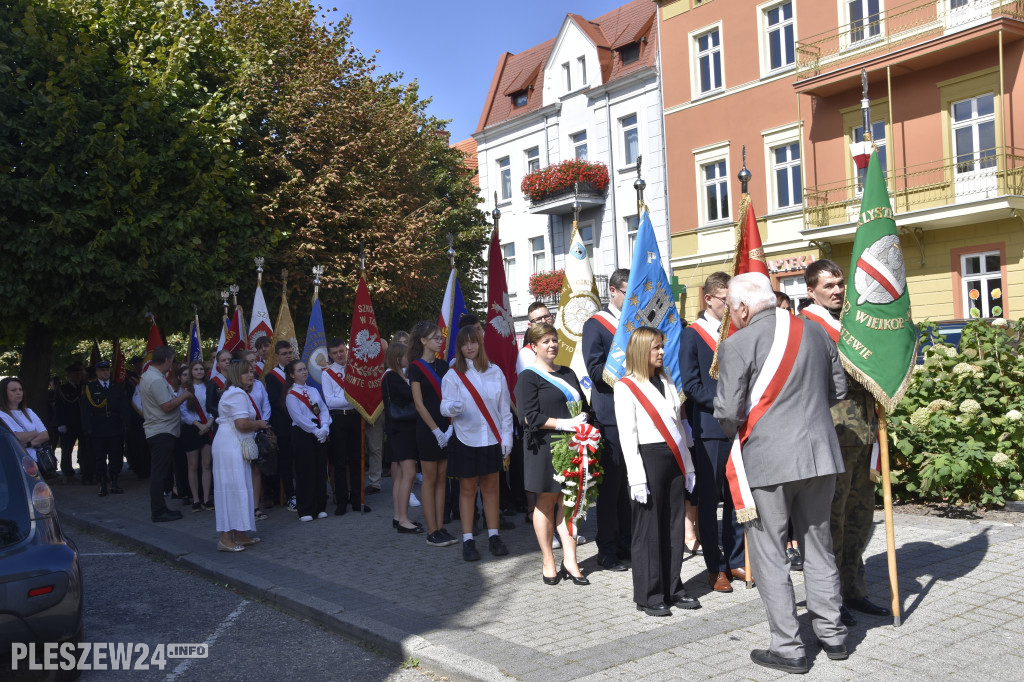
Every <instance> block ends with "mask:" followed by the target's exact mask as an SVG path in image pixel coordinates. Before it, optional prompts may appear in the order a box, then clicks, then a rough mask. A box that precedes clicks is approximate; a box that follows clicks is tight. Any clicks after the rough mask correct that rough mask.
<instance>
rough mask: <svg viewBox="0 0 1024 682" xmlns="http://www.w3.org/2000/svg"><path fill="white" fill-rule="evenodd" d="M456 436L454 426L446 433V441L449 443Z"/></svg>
mask: <svg viewBox="0 0 1024 682" xmlns="http://www.w3.org/2000/svg"><path fill="white" fill-rule="evenodd" d="M454 435H455V425H454V424H452V425H451V426H449V427H448V430H447V431H445V432H444V439H445V440H446V441H449V440H451V439H452V436H454Z"/></svg>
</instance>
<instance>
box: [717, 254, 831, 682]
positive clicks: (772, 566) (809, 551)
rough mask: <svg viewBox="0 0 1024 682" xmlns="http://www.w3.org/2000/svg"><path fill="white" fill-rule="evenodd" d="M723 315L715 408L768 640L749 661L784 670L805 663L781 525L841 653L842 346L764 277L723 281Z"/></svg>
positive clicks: (819, 628) (817, 625)
mask: <svg viewBox="0 0 1024 682" xmlns="http://www.w3.org/2000/svg"><path fill="white" fill-rule="evenodd" d="M728 301H729V315H730V317H731V318H732V322H733V324H734V325H735V326H736V328H737V329H738V330H739V331H737V332H736V333H734V334H732V335H731V336H730V337H729V338H728V339H726V340H725V341H723V342H722V343H721V344H719V346H718V359H719V377H718V388H717V390H716V393H715V400H714V410H715V411H714V415H715V418H716V419H717V420H718V422H719V423H720V424H721V425H722V431H723V432H725V435H726V436H727V437H729V438H732V441H733V444H732V451H731V453H730V455H729V463H728V467H727V470H726V476H727V477H728V478H729V484H730V488H731V489H732V492H733V502H734V504H735V505H736V515H737V517H738V518H739V519H740V520H741V521H743V522H745V523H746V537H747V544H748V547H749V550H750V563H751V568H752V570H753V571H754V574H755V575H756V576H757V588H758V592H759V593H760V596H761V601H762V602H764V606H765V611H767V614H768V627H769V630H770V631H771V645H770V646H769V648H768V649H754V650H753V651H751V652H750V658H751V660H752V661H754V662H755V663H757V664H758V665H762V666H765V667H767V668H772V669H775V670H783V671H785V672H790V673H805V672H807V671H808V670H809V669H810V667H809V665H808V663H807V655H806V652H805V648H804V643H803V642H802V641H801V639H800V624H799V622H798V621H797V618H796V599H795V597H794V594H793V582H792V580H791V578H790V572H789V561H788V559H787V557H786V526H787V524H788V522H789V520H790V519H792V520H793V531H794V534H795V538H796V539H797V540H798V541H799V542H800V546H801V547H803V548H804V590H805V593H806V600H807V611H808V614H809V615H810V617H811V625H812V627H813V628H814V634H815V635H816V636H817V638H818V641H819V642H820V644H821V647H822V649H823V650H824V651H825V653H826V655H827V656H828V657H829V658H831V659H836V660H841V659H844V658H846V657H847V651H846V644H845V641H846V626H845V625H843V624H842V622H841V621H840V620H839V606H840V599H839V572H838V571H837V570H836V564H835V557H834V556H833V554H832V536H831V534H830V532H829V507H830V505H831V502H832V494H833V492H834V491H835V486H836V474H839V473H842V471H843V459H842V454H841V453H840V451H839V440H838V439H837V438H836V432H835V428H833V426H832V416H831V414H830V413H829V404H831V403H833V402H835V401H836V400H838V399H840V398H842V397H843V396H844V395H845V394H846V377H845V374H844V373H843V366H842V364H841V363H840V361H839V352H838V350H837V349H836V345H835V344H834V343H832V342H831V341H830V340H829V338H828V335H827V334H825V331H824V330H823V329H822V328H821V327H819V326H818V325H816V324H807V323H805V322H804V321H803V320H801V319H800V318H798V317H795V316H793V315H790V314H789V313H788V312H786V311H785V310H781V309H778V308H776V307H775V303H776V301H775V294H774V292H773V291H772V286H771V282H770V281H769V279H768V277H767V276H766V275H764V274H762V273H759V272H750V273H745V274H742V275H737V276H735V277H733V278H732V279H731V280H730V281H729V290H728Z"/></svg>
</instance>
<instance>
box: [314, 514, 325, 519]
mask: <svg viewBox="0 0 1024 682" xmlns="http://www.w3.org/2000/svg"><path fill="white" fill-rule="evenodd" d="M316 517H317V518H318V519H326V518H327V512H320V513H319V514H317V515H316Z"/></svg>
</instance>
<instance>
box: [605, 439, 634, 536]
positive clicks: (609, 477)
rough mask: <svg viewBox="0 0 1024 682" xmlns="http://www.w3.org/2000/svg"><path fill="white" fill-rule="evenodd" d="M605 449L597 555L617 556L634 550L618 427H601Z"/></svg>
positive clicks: (624, 464)
mask: <svg viewBox="0 0 1024 682" xmlns="http://www.w3.org/2000/svg"><path fill="white" fill-rule="evenodd" d="M601 435H602V436H604V439H605V440H604V451H603V454H602V456H601V466H602V467H604V477H603V480H602V481H601V485H600V487H599V488H598V489H597V554H598V556H616V555H618V554H623V553H625V552H628V551H630V544H631V543H630V534H631V530H632V512H631V511H630V505H629V493H628V492H627V483H626V463H625V461H623V459H622V447H620V446H619V429H618V427H616V426H604V427H602V428H601Z"/></svg>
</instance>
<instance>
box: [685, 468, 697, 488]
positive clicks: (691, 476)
mask: <svg viewBox="0 0 1024 682" xmlns="http://www.w3.org/2000/svg"><path fill="white" fill-rule="evenodd" d="M695 485H697V474H695V473H693V472H692V471H691V472H690V473H688V474H686V492H688V493H692V492H693V486H695Z"/></svg>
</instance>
